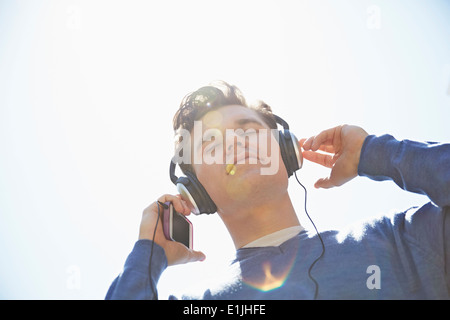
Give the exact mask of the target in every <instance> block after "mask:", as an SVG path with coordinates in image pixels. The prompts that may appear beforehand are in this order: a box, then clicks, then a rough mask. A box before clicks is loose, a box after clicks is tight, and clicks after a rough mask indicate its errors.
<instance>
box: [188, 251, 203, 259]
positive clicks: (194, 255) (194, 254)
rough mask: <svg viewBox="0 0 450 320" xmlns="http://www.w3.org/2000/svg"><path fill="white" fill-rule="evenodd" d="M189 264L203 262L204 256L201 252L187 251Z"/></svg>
mask: <svg viewBox="0 0 450 320" xmlns="http://www.w3.org/2000/svg"><path fill="white" fill-rule="evenodd" d="M189 251H190V252H189V262H195V261H204V260H205V259H206V256H205V254H204V253H203V252H201V251H194V250H189Z"/></svg>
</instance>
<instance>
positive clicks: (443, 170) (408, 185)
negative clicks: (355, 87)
mask: <svg viewBox="0 0 450 320" xmlns="http://www.w3.org/2000/svg"><path fill="white" fill-rule="evenodd" d="M195 121H201V122H197V124H199V123H200V124H201V130H202V131H199V130H198V129H195V128H194V125H195V123H196V122H195ZM276 126H277V125H276V122H275V118H274V115H273V114H272V112H271V109H270V107H269V106H267V105H266V104H264V103H263V102H260V103H259V104H258V105H256V106H253V107H249V106H248V105H247V103H246V102H245V99H244V98H243V96H242V94H241V93H240V92H239V90H238V89H237V88H236V87H234V86H230V85H228V84H226V83H219V84H214V85H211V86H207V87H203V88H200V89H199V90H197V91H196V92H194V93H192V94H190V95H188V96H186V97H185V99H184V100H183V101H182V104H181V106H180V109H179V110H178V112H177V114H176V115H175V117H174V130H175V131H176V133H180V130H181V129H183V130H185V131H184V132H186V130H187V132H189V133H190V134H191V136H192V137H193V138H192V141H193V143H191V144H190V146H191V149H190V151H191V155H190V157H189V158H190V159H199V157H198V155H199V154H200V155H204V154H205V153H206V152H208V150H209V152H210V151H211V150H212V148H213V149H214V151H216V152H218V151H219V150H222V151H223V153H220V156H222V160H223V161H215V162H209V163H205V162H204V161H202V162H201V163H199V162H196V161H193V162H191V163H180V167H181V168H182V170H183V172H184V173H187V172H189V173H190V174H192V175H195V177H196V179H198V181H199V182H200V183H201V184H202V186H203V187H204V189H205V192H206V193H207V194H208V196H209V197H210V199H211V200H212V201H213V202H214V204H215V206H216V211H217V213H218V214H219V216H220V218H221V219H222V220H223V222H224V224H225V225H226V227H227V229H228V231H229V232H230V235H231V237H232V239H233V241H234V244H235V247H236V250H237V251H236V260H235V266H238V267H239V270H240V272H239V275H238V276H237V277H236V278H235V279H233V280H232V281H231V282H230V283H228V284H227V285H225V286H224V287H223V288H220V289H218V290H215V291H212V290H207V291H206V292H205V293H204V294H203V296H201V297H200V298H202V299H313V298H318V299H448V298H449V297H450V295H449V289H450V219H449V217H448V216H449V214H450V209H449V206H450V145H449V144H437V143H434V144H432V143H419V142H413V141H407V140H405V141H397V140H395V139H394V138H393V137H392V136H390V135H383V136H380V137H376V136H373V135H368V134H367V133H366V132H365V131H364V130H363V129H361V128H359V127H356V126H349V125H343V126H338V127H335V128H331V129H328V130H324V131H322V132H320V133H319V134H318V135H316V136H314V137H311V138H309V139H307V140H301V141H300V143H299V145H298V150H301V147H302V148H303V150H304V151H303V152H302V153H301V154H302V155H303V157H304V158H305V159H307V160H309V161H313V162H315V163H318V164H321V165H323V166H326V167H328V168H330V169H331V171H330V175H329V177H327V178H323V179H319V180H318V181H317V182H316V184H315V186H316V187H317V188H331V187H335V186H340V185H342V184H344V183H346V182H348V181H349V180H351V179H353V178H354V177H356V176H357V175H360V176H366V177H369V178H371V179H373V180H376V181H380V180H389V179H390V180H393V181H394V182H395V183H396V184H397V185H398V186H399V187H401V188H403V189H405V190H407V191H411V192H416V193H421V194H425V195H427V196H428V197H429V199H430V200H431V201H430V202H428V203H427V204H425V205H424V206H422V207H420V208H411V209H408V210H406V211H405V212H400V213H398V214H395V215H392V216H388V217H383V218H380V219H376V220H373V221H368V222H367V223H365V224H361V225H360V226H359V227H358V228H356V229H353V230H351V231H349V232H348V233H343V232H338V231H327V232H323V233H321V234H320V236H319V235H316V234H315V232H311V233H310V232H307V231H305V230H304V229H303V228H302V226H301V225H300V223H299V221H298V219H297V215H296V213H295V210H294V208H293V206H292V203H291V200H290V197H289V194H288V192H287V186H288V172H287V169H286V164H285V160H284V159H283V157H282V155H281V154H280V151H278V153H276V154H271V156H270V160H271V161H270V162H271V163H270V164H268V161H266V160H267V159H263V156H261V155H264V154H266V155H268V154H269V153H268V152H267V151H268V150H272V149H271V147H272V146H273V145H274V143H278V142H277V141H278V140H276V139H273V135H268V136H267V137H268V138H267V141H265V142H266V143H259V144H258V145H256V146H255V145H252V142H251V139H245V140H244V142H242V141H241V142H240V143H241V147H242V149H241V150H243V151H244V153H243V154H240V155H239V154H233V153H231V152H229V150H233V151H234V150H236V149H239V148H237V145H236V140H235V139H231V140H228V139H223V140H222V141H217V140H219V139H205V136H204V133H205V132H206V131H208V130H216V131H215V132H216V133H222V134H223V136H225V133H226V131H227V130H230V129H232V130H235V131H236V130H239V129H242V130H243V131H240V132H245V133H252V132H260V131H264V130H270V129H276ZM196 130H197V132H195V131H196ZM195 133H197V137H196V136H195ZM199 133H200V134H199ZM218 136H219V135H218ZM181 140H182V141H181ZM183 141H184V142H186V141H185V138H183V139H180V140H179V143H182V142H183ZM253 141H258V142H260V141H262V139H260V140H253ZM238 144H239V142H238ZM211 145H212V146H211ZM261 148H265V150H263V151H264V152H261ZM320 151H321V152H320ZM183 152H186V149H185V150H184V151H183ZM324 152H325V153H324ZM301 154H300V155H301ZM300 155H299V156H300ZM220 156H218V157H217V158H216V160H217V159H219V160H220ZM238 158H239V159H238ZM242 159H244V160H246V161H238V160H242ZM251 160H252V161H251ZM299 160H301V159H300V158H299ZM274 162H278V170H275V171H274V172H273V174H261V172H262V171H261V170H262V169H263V168H267V167H268V166H269V165H272V164H273V163H274ZM230 163H231V164H232V168H231V169H230ZM158 200H159V201H160V202H167V201H170V202H172V204H173V205H174V208H175V209H176V210H177V211H179V212H181V213H182V214H184V215H188V214H190V212H191V211H193V210H195V204H193V203H192V201H189V199H187V198H183V197H182V196H181V195H176V196H174V195H163V196H161V197H160V198H159V199H158ZM158 206H160V205H159V204H158V203H157V202H154V203H152V204H151V205H150V206H149V207H148V208H146V209H145V210H144V213H143V216H142V221H141V226H140V233H139V240H138V241H137V242H136V244H135V246H134V248H133V251H132V252H131V253H130V255H129V257H128V259H127V261H126V263H125V267H124V270H123V272H122V273H121V274H120V275H119V276H118V277H117V278H116V279H115V280H114V282H113V283H112V285H111V287H110V289H109V291H108V293H107V296H106V298H107V299H155V298H157V293H156V289H155V288H156V285H157V282H158V279H159V277H160V275H161V273H162V272H163V271H164V269H165V268H166V267H167V266H170V265H174V264H179V263H187V262H192V261H199V260H203V259H204V258H205V256H204V254H203V253H201V252H197V251H193V250H189V249H188V248H187V247H185V246H184V245H182V244H180V243H177V242H174V241H169V240H167V239H166V238H165V236H164V234H163V231H162V227H161V223H159V224H157V220H158ZM159 211H160V212H162V207H161V206H160V208H159ZM250 226H251V227H250ZM155 227H156V232H155ZM153 240H154V242H153ZM150 257H151V258H150ZM150 260H151V265H149V261H150Z"/></svg>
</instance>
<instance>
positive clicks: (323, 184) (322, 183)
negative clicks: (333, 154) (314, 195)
mask: <svg viewBox="0 0 450 320" xmlns="http://www.w3.org/2000/svg"><path fill="white" fill-rule="evenodd" d="M314 187H315V188H317V189H319V188H323V189H329V188H333V187H335V185H334V184H333V183H332V182H331V180H330V178H321V179H319V180H317V181H316V183H315V184H314Z"/></svg>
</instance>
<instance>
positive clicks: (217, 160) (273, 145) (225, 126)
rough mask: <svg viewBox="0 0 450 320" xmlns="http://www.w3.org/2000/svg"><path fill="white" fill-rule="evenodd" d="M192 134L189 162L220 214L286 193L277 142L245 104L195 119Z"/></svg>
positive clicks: (268, 129) (285, 174)
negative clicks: (226, 209)
mask: <svg viewBox="0 0 450 320" xmlns="http://www.w3.org/2000/svg"><path fill="white" fill-rule="evenodd" d="M274 132H278V131H277V130H275V131H274ZM191 137H192V159H193V162H192V166H193V168H194V170H195V173H196V175H197V178H198V179H199V181H200V183H201V184H202V185H203V186H204V187H205V189H206V191H207V192H208V194H209V195H210V197H211V199H212V200H213V201H214V202H215V204H216V205H217V210H218V212H219V213H220V212H221V211H222V212H223V211H224V210H222V209H224V208H228V209H231V211H232V207H233V205H239V203H241V201H244V200H245V201H249V202H253V201H257V202H258V201H266V200H267V199H268V198H267V197H270V196H271V195H273V192H286V189H287V184H288V177H287V173H286V168H285V166H284V163H283V161H282V158H281V154H280V151H279V145H278V143H277V141H276V139H275V136H274V134H273V132H272V131H271V129H270V128H269V127H268V125H267V124H266V123H265V122H264V121H263V120H262V118H261V117H260V115H259V114H258V113H257V112H256V111H254V110H252V109H249V108H246V107H243V106H226V107H222V108H219V109H217V110H213V111H210V112H208V113H207V114H205V115H204V116H203V117H202V118H201V119H200V121H199V122H196V123H195V126H194V129H193V130H192V132H191ZM228 211H229V210H228Z"/></svg>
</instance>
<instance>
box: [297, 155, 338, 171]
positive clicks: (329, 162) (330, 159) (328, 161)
mask: <svg viewBox="0 0 450 320" xmlns="http://www.w3.org/2000/svg"><path fill="white" fill-rule="evenodd" d="M303 158H305V159H306V160H309V161H312V162H314V163H317V164H320V165H322V166H324V167H327V168H332V167H333V165H334V163H335V162H336V159H335V157H334V156H331V155H329V154H323V153H319V152H314V151H303Z"/></svg>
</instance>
